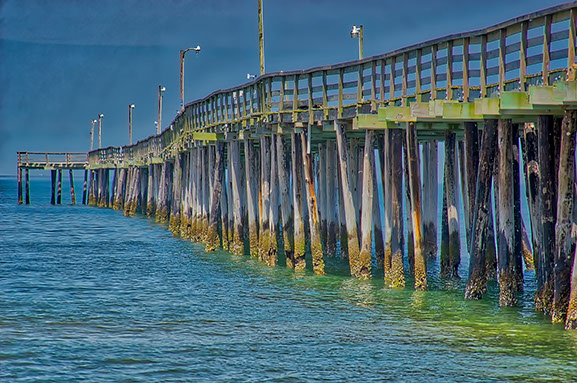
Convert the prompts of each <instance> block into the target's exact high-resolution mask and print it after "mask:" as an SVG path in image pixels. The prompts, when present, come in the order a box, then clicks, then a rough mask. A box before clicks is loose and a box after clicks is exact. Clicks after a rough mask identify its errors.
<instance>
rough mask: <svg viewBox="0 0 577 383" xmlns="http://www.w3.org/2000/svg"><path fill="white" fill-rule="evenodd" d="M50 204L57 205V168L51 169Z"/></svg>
mask: <svg viewBox="0 0 577 383" xmlns="http://www.w3.org/2000/svg"><path fill="white" fill-rule="evenodd" d="M91 172H92V171H91ZM50 204H51V205H56V169H52V170H51V171H50Z"/></svg>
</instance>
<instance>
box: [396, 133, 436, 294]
mask: <svg viewBox="0 0 577 383" xmlns="http://www.w3.org/2000/svg"><path fill="white" fill-rule="evenodd" d="M390 132H391V133H390V144H391V145H390V149H391V150H390V162H389V163H390V177H391V178H390V182H389V185H390V189H389V190H388V191H387V193H388V194H390V196H391V198H390V201H391V223H390V224H391V267H390V276H389V278H387V280H388V282H389V286H391V287H404V286H405V265H404V257H403V254H404V247H405V244H404V238H403V199H404V196H403V131H402V130H400V129H391V130H390ZM435 236H436V234H435ZM385 278H386V277H385Z"/></svg>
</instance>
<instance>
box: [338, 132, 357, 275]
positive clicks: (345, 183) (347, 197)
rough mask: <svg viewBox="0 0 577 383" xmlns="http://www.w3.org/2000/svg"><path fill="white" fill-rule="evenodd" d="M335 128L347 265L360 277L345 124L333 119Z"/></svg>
mask: <svg viewBox="0 0 577 383" xmlns="http://www.w3.org/2000/svg"><path fill="white" fill-rule="evenodd" d="M335 130H336V134H337V148H338V153H339V163H340V174H341V186H342V192H343V206H344V215H345V220H346V229H347V246H348V256H349V267H350V270H351V276H353V277H356V278H362V277H363V275H362V274H361V270H362V266H361V262H360V259H359V253H360V246H359V236H358V233H357V222H359V217H358V210H357V209H356V208H355V204H354V197H353V195H354V193H353V188H352V187H351V178H352V177H351V174H350V171H349V159H350V157H349V153H348V150H347V136H346V132H345V126H344V125H343V124H342V123H340V122H338V121H335ZM353 176H354V178H353V179H356V174H353Z"/></svg>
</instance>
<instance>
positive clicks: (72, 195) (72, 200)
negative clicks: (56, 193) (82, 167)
mask: <svg viewBox="0 0 577 383" xmlns="http://www.w3.org/2000/svg"><path fill="white" fill-rule="evenodd" d="M68 172H69V173H68V174H69V176H70V177H69V178H70V203H71V204H72V205H76V194H75V192H74V174H73V173H72V169H69V170H68Z"/></svg>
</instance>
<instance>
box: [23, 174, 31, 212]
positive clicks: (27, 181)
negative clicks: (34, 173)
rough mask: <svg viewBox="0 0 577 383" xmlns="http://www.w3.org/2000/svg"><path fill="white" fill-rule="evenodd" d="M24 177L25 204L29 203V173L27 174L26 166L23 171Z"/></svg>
mask: <svg viewBox="0 0 577 383" xmlns="http://www.w3.org/2000/svg"><path fill="white" fill-rule="evenodd" d="M24 177H25V178H26V184H25V189H26V196H25V198H26V205H30V174H29V170H28V168H27V169H26V170H25V172H24Z"/></svg>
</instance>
